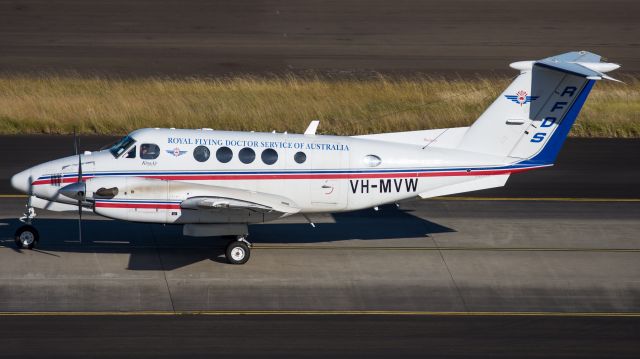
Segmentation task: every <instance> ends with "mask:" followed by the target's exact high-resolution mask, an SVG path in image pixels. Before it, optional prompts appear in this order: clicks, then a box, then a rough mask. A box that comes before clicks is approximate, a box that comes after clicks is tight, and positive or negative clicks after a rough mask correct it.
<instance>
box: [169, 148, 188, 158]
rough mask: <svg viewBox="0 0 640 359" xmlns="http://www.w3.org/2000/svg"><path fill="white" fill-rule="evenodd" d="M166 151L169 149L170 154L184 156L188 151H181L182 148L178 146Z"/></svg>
mask: <svg viewBox="0 0 640 359" xmlns="http://www.w3.org/2000/svg"><path fill="white" fill-rule="evenodd" d="M166 151H167V153H168V154H170V155H174V156H175V157H178V156H182V155H184V154H185V153H187V151H180V149H179V148H178V147H176V148H174V149H172V150H166Z"/></svg>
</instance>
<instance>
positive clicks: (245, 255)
mask: <svg viewBox="0 0 640 359" xmlns="http://www.w3.org/2000/svg"><path fill="white" fill-rule="evenodd" d="M225 254H226V257H227V261H228V262H229V263H230V264H245V263H247V261H248V260H249V257H250V256H251V243H249V241H247V236H244V235H243V236H238V237H237V239H236V240H234V241H231V242H229V244H228V245H227V250H226V251H225Z"/></svg>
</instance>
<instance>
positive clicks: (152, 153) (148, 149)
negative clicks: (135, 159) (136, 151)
mask: <svg viewBox="0 0 640 359" xmlns="http://www.w3.org/2000/svg"><path fill="white" fill-rule="evenodd" d="M158 156H160V147H158V145H156V144H153V143H143V144H141V145H140V158H142V159H143V160H155V159H156V158H158Z"/></svg>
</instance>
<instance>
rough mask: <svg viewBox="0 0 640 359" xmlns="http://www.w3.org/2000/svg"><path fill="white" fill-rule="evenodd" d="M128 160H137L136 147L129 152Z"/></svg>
mask: <svg viewBox="0 0 640 359" xmlns="http://www.w3.org/2000/svg"><path fill="white" fill-rule="evenodd" d="M126 158H136V146H133V148H132V149H131V150H129V152H127V156H126Z"/></svg>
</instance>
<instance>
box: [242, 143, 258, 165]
mask: <svg viewBox="0 0 640 359" xmlns="http://www.w3.org/2000/svg"><path fill="white" fill-rule="evenodd" d="M238 158H239V159H240V162H242V163H244V164H249V163H251V162H253V160H255V159H256V153H255V151H253V150H252V149H251V148H249V147H245V148H243V149H241V150H240V152H238Z"/></svg>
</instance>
